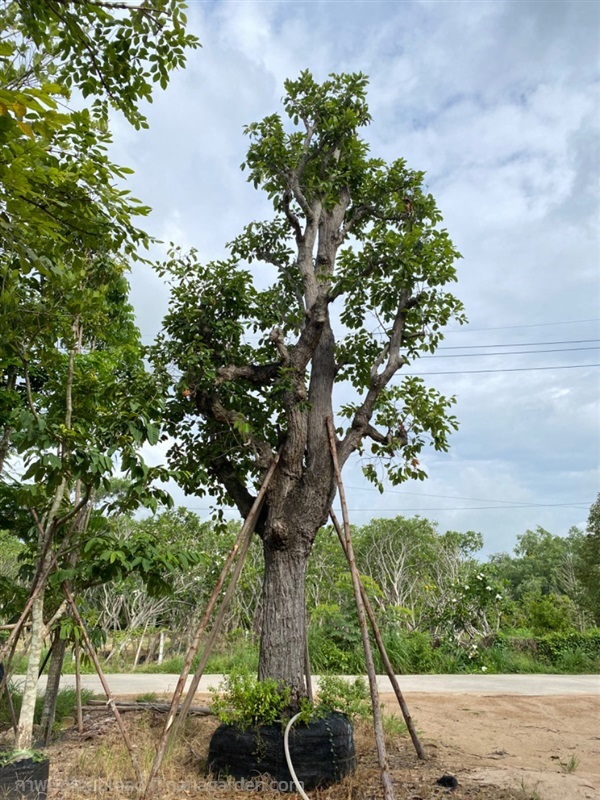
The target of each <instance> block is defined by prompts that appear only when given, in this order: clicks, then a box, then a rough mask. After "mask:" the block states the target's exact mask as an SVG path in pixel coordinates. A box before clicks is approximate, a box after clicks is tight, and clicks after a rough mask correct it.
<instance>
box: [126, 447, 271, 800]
mask: <svg viewBox="0 0 600 800" xmlns="http://www.w3.org/2000/svg"><path fill="white" fill-rule="evenodd" d="M278 461H279V455H276V456H275V457H274V459H273V462H272V463H271V466H270V467H269V470H268V472H267V474H266V475H265V479H264V481H263V484H262V486H261V487H260V491H259V493H258V495H257V496H256V499H255V501H254V503H253V505H252V508H251V509H250V512H249V514H248V516H247V517H246V519H245V520H244V524H243V525H242V529H241V531H240V532H239V534H238V537H237V539H236V542H235V544H234V546H233V549H232V550H231V552H230V553H229V556H228V558H227V561H226V562H225V564H224V565H223V569H222V570H221V574H220V576H219V580H218V581H217V585H216V586H215V588H214V589H213V592H212V595H211V597H210V600H209V602H208V606H207V607H206V610H205V612H204V615H203V616H202V619H201V621H200V624H199V626H198V628H197V630H196V633H195V634H194V638H193V640H192V643H191V645H190V647H189V648H188V652H187V654H186V658H185V662H184V664H183V667H182V670H181V674H180V675H179V680H178V681H177V686H176V687H175V692H174V693H173V698H172V700H171V708H170V710H169V713H168V715H167V720H166V723H165V727H164V730H163V733H162V736H161V739H160V742H159V743H158V746H157V749H156V755H155V757H154V763H153V764H152V768H151V770H150V775H149V776H148V781H147V783H146V786H145V789H144V791H143V794H142V800H147V798H149V797H151V796H152V784H153V783H154V781H155V779H156V776H157V775H158V772H159V770H160V767H161V765H162V762H163V759H164V757H165V753H166V751H167V746H168V744H169V742H170V741H172V740H173V738H174V736H175V734H176V732H177V730H178V728H179V725H180V724H181V722H182V721H183V720H184V719H185V716H186V714H187V712H188V710H189V708H190V706H191V704H192V701H193V699H194V695H195V693H196V689H197V688H198V684H199V683H200V678H201V677H202V675H203V673H204V670H205V669H206V663H207V662H208V658H209V656H210V653H211V650H212V647H213V645H214V642H215V640H216V638H217V635H218V632H219V630H220V627H221V624H222V622H223V618H224V616H225V612H226V611H227V607H228V605H229V602H230V600H231V598H232V596H233V592H234V591H235V587H236V584H237V581H238V578H239V576H240V572H241V571H242V567H243V565H244V561H245V558H246V555H247V553H248V548H249V547H250V542H251V541H252V536H253V534H254V528H255V527H256V522H257V520H258V516H259V514H260V511H261V508H262V504H263V502H264V499H265V495H266V492H267V488H268V486H269V483H270V481H271V478H272V477H273V473H274V472H275V468H276V466H277V463H278ZM238 554H239V555H238ZM236 555H238V560H237V563H236V565H235V568H234V571H233V575H232V576H231V579H230V581H229V585H228V586H227V590H226V592H225V596H224V597H223V600H222V601H221V605H220V607H219V612H218V614H217V617H216V619H215V621H214V623H213V626H212V628H211V632H210V634H209V636H208V639H207V641H206V643H205V646H204V651H203V653H202V658H201V659H200V663H199V664H198V668H197V669H196V672H195V674H194V677H193V679H192V681H191V684H190V688H189V690H188V692H187V694H186V696H185V698H184V701H183V703H182V705H181V710H180V708H179V701H180V699H181V696H182V694H183V691H184V689H185V682H186V680H187V677H188V675H189V673H190V670H191V667H192V660H193V659H194V657H195V656H196V654H197V652H198V650H199V648H200V641H201V638H202V634H203V633H204V631H205V629H206V626H207V624H208V621H209V619H210V616H211V614H212V611H213V609H214V607H215V605H216V602H217V599H218V597H219V594H220V592H221V589H222V587H223V584H224V582H225V578H226V577H227V574H228V573H229V570H230V569H231V565H232V563H233V561H234V559H235V557H236ZM178 711H179V716H177V713H178ZM176 720H177V722H176Z"/></svg>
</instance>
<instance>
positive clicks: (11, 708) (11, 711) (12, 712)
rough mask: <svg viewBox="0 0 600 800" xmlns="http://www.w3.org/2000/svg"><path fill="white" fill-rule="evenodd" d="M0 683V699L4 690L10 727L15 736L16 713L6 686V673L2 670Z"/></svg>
mask: <svg viewBox="0 0 600 800" xmlns="http://www.w3.org/2000/svg"><path fill="white" fill-rule="evenodd" d="M0 683H1V685H2V692H0V699H1V698H2V693H3V692H4V691H5V690H6V702H7V703H8V712H9V714H10V724H11V726H12V729H13V731H14V733H15V736H16V735H17V724H18V723H17V715H16V714H15V707H14V705H13V700H12V696H11V693H10V688H9V686H8V675H7V674H6V672H4V671H3V672H2V681H0Z"/></svg>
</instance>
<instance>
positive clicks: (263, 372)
mask: <svg viewBox="0 0 600 800" xmlns="http://www.w3.org/2000/svg"><path fill="white" fill-rule="evenodd" d="M271 338H273V337H272V336H271ZM280 369H281V364H279V363H272V364H244V365H243V366H236V365H235V364H230V365H228V366H226V367H220V368H219V369H218V370H217V379H216V385H217V386H219V385H220V384H221V383H226V382H228V381H237V380H245V381H248V382H249V383H252V384H253V385H254V386H264V385H265V384H267V383H271V382H272V381H273V380H275V378H276V377H277V375H278V373H279V370H280Z"/></svg>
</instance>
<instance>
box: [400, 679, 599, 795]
mask: <svg viewBox="0 0 600 800" xmlns="http://www.w3.org/2000/svg"><path fill="white" fill-rule="evenodd" d="M407 700H408V702H409V708H410V712H411V714H412V716H413V718H414V719H415V722H416V724H417V728H418V730H419V731H421V732H422V738H423V741H424V742H426V743H427V745H428V748H430V749H431V748H433V749H435V750H436V752H437V757H438V759H439V760H440V762H441V763H443V764H444V767H445V768H447V769H448V771H450V772H452V773H454V774H455V775H456V776H457V777H458V778H459V780H460V781H461V782H465V783H467V782H469V783H475V784H479V785H481V786H484V785H487V784H492V785H495V786H498V787H512V788H514V789H517V790H518V791H519V792H521V796H522V797H529V796H531V797H533V798H536V796H537V797H539V798H540V800H592V799H593V798H600V696H598V695H591V696H585V695H576V696H570V697H560V696H543V697H541V696H540V697H524V696H519V697H516V696H498V695H490V696H487V697H486V696H482V695H472V694H469V695H449V696H441V695H435V696H434V695H430V694H429V695H417V694H415V695H411V696H409V697H408V698H407ZM385 705H386V708H387V709H389V710H390V711H392V710H395V706H396V700H395V698H394V697H393V696H391V697H390V696H389V695H386V696H385Z"/></svg>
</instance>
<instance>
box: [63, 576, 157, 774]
mask: <svg viewBox="0 0 600 800" xmlns="http://www.w3.org/2000/svg"><path fill="white" fill-rule="evenodd" d="M63 591H64V593H65V597H66V598H67V601H68V603H69V605H70V606H71V612H72V614H73V617H74V619H75V622H76V623H77V624H78V625H79V627H80V628H81V633H82V636H83V641H84V642H85V646H86V648H87V651H88V653H89V656H90V658H91V659H92V661H93V663H94V666H95V667H96V672H97V673H98V677H99V678H100V683H101V684H102V688H103V689H104V694H105V695H106V697H107V703H106V705H107V706H110V709H111V711H112V712H113V714H114V717H115V719H116V721H117V725H118V726H119V730H120V731H121V735H122V737H123V741H124V742H125V747H126V748H127V752H128V753H129V757H130V759H131V763H132V765H133V769H134V772H135V777H136V779H137V782H138V785H139V786H141V785H142V773H141V770H140V767H139V764H138V761H137V758H136V757H135V751H134V749H133V745H132V744H131V739H130V738H129V734H128V733H127V728H126V727H125V725H124V723H123V718H122V717H121V715H120V714H119V709H118V708H117V706H116V704H115V699H114V697H113V695H112V692H111V691H110V688H109V686H108V683H107V682H106V678H105V677H104V672H103V671H102V667H101V666H100V662H99V661H98V656H97V655H96V651H95V650H94V645H93V644H92V642H91V640H90V637H89V635H88V632H87V630H86V627H85V623H84V621H83V619H82V618H81V614H80V613H79V609H78V608H77V605H76V604H75V600H74V599H73V595H72V594H71V592H70V591H69V587H68V586H67V585H66V584H63Z"/></svg>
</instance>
